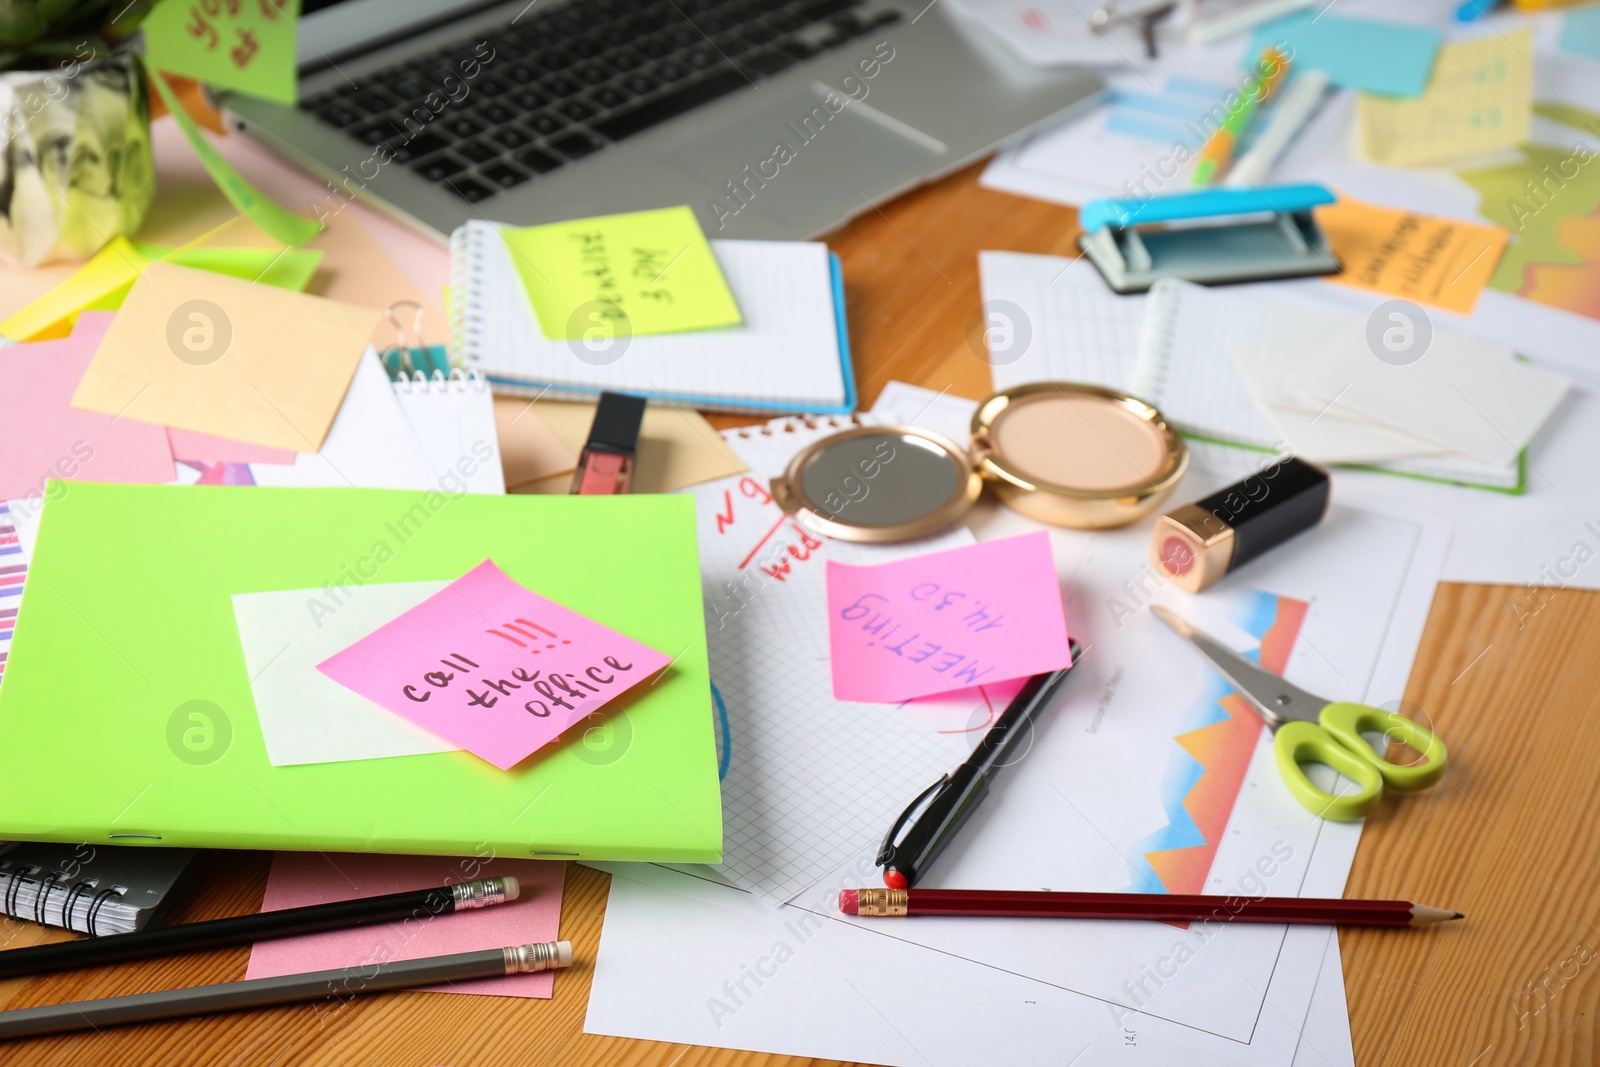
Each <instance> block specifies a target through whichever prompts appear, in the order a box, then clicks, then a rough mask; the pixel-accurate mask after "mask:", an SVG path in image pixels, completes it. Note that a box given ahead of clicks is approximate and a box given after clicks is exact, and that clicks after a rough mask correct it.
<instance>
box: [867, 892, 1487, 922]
mask: <svg viewBox="0 0 1600 1067" xmlns="http://www.w3.org/2000/svg"><path fill="white" fill-rule="evenodd" d="M839 910H840V911H842V912H844V913H845V914H846V915H871V916H901V915H965V916H971V917H978V916H995V917H1006V918H1014V919H1024V918H1032V919H1154V920H1157V921H1160V922H1185V921H1187V922H1204V921H1206V920H1213V921H1215V922H1244V923H1306V924H1313V925H1322V926H1332V925H1337V926H1432V925H1434V924H1435V923H1442V922H1448V921H1449V920H1451V919H1462V918H1465V916H1463V915H1462V914H1461V913H1460V912H1459V911H1446V910H1445V909H1443V908H1431V907H1429V906H1428V905H1426V904H1413V903H1412V902H1411V901H1409V900H1316V899H1308V898H1301V897H1247V896H1231V897H1216V896H1194V895H1184V894H1178V893H1170V894H1169V893H1026V892H1012V891H1008V890H992V889H877V888H872V889H844V890H841V891H840V892H839Z"/></svg>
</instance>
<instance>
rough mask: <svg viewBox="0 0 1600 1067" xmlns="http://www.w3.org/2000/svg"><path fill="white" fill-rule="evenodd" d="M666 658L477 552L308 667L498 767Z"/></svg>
mask: <svg viewBox="0 0 1600 1067" xmlns="http://www.w3.org/2000/svg"><path fill="white" fill-rule="evenodd" d="M670 662H672V661H671V660H670V659H669V658H668V657H667V656H664V655H662V654H661V653H660V652H657V651H656V650H655V649H653V648H650V647H649V646H647V645H642V644H640V643H639V642H637V641H635V640H633V639H632V638H629V637H626V636H624V635H622V634H619V633H617V632H616V631H615V630H611V629H608V628H607V627H604V626H601V625H600V624H599V623H597V622H595V621H594V620H593V619H590V618H587V617H585V616H583V615H580V614H578V613H577V612H576V611H573V610H571V609H570V608H566V607H563V606H561V605H560V604H557V603H556V602H555V601H553V600H548V599H546V598H545V597H542V596H540V595H539V594H538V593H535V592H532V591H531V590H528V589H524V588H523V587H522V586H520V585H518V584H517V583H516V582H513V581H512V580H511V579H510V578H508V577H506V575H505V573H504V572H502V571H501V570H500V568H499V567H497V566H495V564H494V561H493V560H485V561H484V562H482V563H480V564H478V566H476V567H474V568H473V569H472V570H470V571H468V572H467V573H466V574H465V575H463V576H462V577H461V578H458V579H457V580H456V581H454V582H451V583H450V584H449V585H447V586H446V587H445V588H443V589H441V590H440V591H439V592H437V593H435V594H434V595H433V596H431V597H429V598H428V599H427V600H424V601H423V602H422V603H421V604H418V605H417V606H416V607H414V608H412V609H411V610H410V611H408V612H406V613H405V614H404V615H401V616H400V617H399V618H397V619H395V620H394V621H392V622H389V623H386V624H384V625H383V626H381V627H379V628H378V629H376V630H374V631H373V632H372V633H370V634H368V635H367V636H366V637H363V638H362V639H361V640H359V641H357V642H356V643H355V644H353V645H351V646H350V647H349V648H347V649H345V650H344V651H343V652H338V653H335V654H334V655H332V656H329V657H328V658H327V659H325V660H323V661H322V662H321V663H319V664H317V670H319V671H321V672H322V673H323V674H326V675H327V676H328V677H329V678H332V679H333V680H334V681H336V682H338V683H339V684H340V685H342V686H344V687H345V688H347V689H352V690H354V691H355V692H357V693H360V694H361V695H362V696H364V697H366V698H367V699H368V700H371V701H373V702H374V703H377V704H381V705H383V706H384V707H386V708H388V709H389V710H390V711H393V712H395V713H397V714H399V715H403V716H405V717H406V718H408V719H410V720H411V721H412V722H414V723H417V724H418V725H419V726H422V727H423V728H425V729H427V730H431V731H433V732H434V733H436V734H438V735H439V736H440V737H442V738H444V739H445V740H447V741H451V742H454V743H455V744H457V745H460V746H461V747H462V748H464V749H466V750H467V751H468V752H472V753H475V754H477V755H479V756H482V757H483V758H484V759H486V760H488V761H489V762H490V763H492V764H494V765H495V766H496V767H499V768H500V769H501V770H508V769H509V768H511V767H513V766H515V765H516V764H517V763H520V762H521V761H522V760H524V759H526V758H527V757H528V756H529V755H531V754H532V753H534V752H536V751H538V750H539V749H541V748H543V747H544V746H545V745H548V744H549V743H550V742H551V741H554V740H555V739H556V738H557V737H558V736H560V734H561V733H562V732H563V731H565V730H566V729H567V728H568V727H569V726H571V725H572V724H574V723H576V722H578V721H579V720H580V719H584V718H587V717H588V716H589V715H590V714H591V713H592V712H594V711H596V710H597V709H599V708H600V707H602V706H604V705H605V704H606V703H607V702H608V701H610V700H613V699H614V698H616V697H617V696H620V695H621V694H623V693H625V692H627V691H628V690H629V689H631V688H633V687H634V686H636V685H638V684H639V683H640V682H642V681H644V680H645V679H647V678H649V677H650V676H651V675H653V674H655V673H656V672H657V671H659V670H661V668H663V667H665V666H666V665H667V664H668V663H670Z"/></svg>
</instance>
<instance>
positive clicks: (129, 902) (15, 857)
mask: <svg viewBox="0 0 1600 1067" xmlns="http://www.w3.org/2000/svg"><path fill="white" fill-rule="evenodd" d="M194 856H195V853H194V850H192V849H181V848H173V849H143V848H126V847H124V848H119V847H116V846H114V845H48V844H18V843H6V842H0V915H9V916H11V917H12V918H14V919H26V920H29V921H32V922H36V923H42V924H44V925H46V926H60V927H64V928H66V929H68V930H76V931H77V932H79V933H83V934H91V935H95V936H99V935H102V934H129V933H132V932H133V931H135V930H138V929H141V928H142V927H144V926H147V925H150V924H151V923H152V922H153V921H154V920H156V919H158V918H159V917H160V916H161V915H162V914H163V913H165V912H166V910H167V908H169V907H170V906H171V905H172V890H173V889H174V888H175V887H176V886H177V884H178V882H179V881H180V880H181V879H182V878H183V874H184V871H185V870H187V869H188V866H189V863H190V861H191V860H193V859H194Z"/></svg>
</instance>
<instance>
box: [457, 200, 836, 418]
mask: <svg viewBox="0 0 1600 1067" xmlns="http://www.w3.org/2000/svg"><path fill="white" fill-rule="evenodd" d="M711 248H712V250H713V251H714V252H715V253H716V257H717V262H718V263H719V264H720V265H721V267H722V271H723V274H724V275H725V276H726V277H727V280H728V288H729V289H730V290H732V292H733V296H734V299H735V300H736V301H737V302H738V305H739V311H740V313H741V314H742V315H743V316H744V322H743V324H742V325H739V326H731V327H727V328H725V329H717V330H699V331H696V332H693V333H681V334H652V335H649V336H642V337H630V338H624V339H618V340H615V341H613V342H612V343H611V345H610V346H609V347H608V348H607V349H605V350H593V351H592V350H590V349H587V348H585V346H584V343H583V342H582V341H581V340H573V341H567V340H550V339H548V338H546V337H545V336H544V335H543V334H542V333H541V332H540V330H539V323H538V321H537V319H536V318H535V317H534V313H533V304H532V302H531V301H530V300H529V298H528V293H527V290H526V289H525V288H524V286H523V284H522V279H521V278H520V276H519V275H518V274H517V270H516V266H515V264H514V263H513V262H512V260H511V253H510V252H509V251H508V250H507V249H506V244H505V241H504V240H502V239H501V237H500V232H499V229H498V227H497V226H495V225H494V224H493V223H488V222H469V223H467V224H466V225H464V226H462V227H461V228H460V229H458V230H456V232H455V233H454V234H453V235H452V236H451V238H450V262H451V286H450V351H451V353H452V354H453V355H455V356H456V357H457V358H459V359H460V360H461V361H462V362H463V364H464V365H465V366H466V367H467V368H469V369H475V370H478V371H481V372H482V373H483V374H484V375H485V376H486V377H487V378H488V379H489V381H490V383H491V384H492V385H493V386H494V390H495V391H496V392H499V393H517V394H525V395H530V396H533V395H545V394H547V393H548V394H551V395H553V396H556V397H562V396H565V397H568V398H571V397H585V396H594V395H596V394H598V393H599V392H601V391H603V390H612V391H617V392H625V393H633V394H636V395H639V396H645V397H649V398H650V399H652V400H663V401H667V402H671V403H679V404H683V405H685V406H689V407H696V408H703V409H713V410H725V411H751V412H775V413H783V412H797V413H798V412H811V413H820V414H845V413H848V412H850V411H853V410H854V409H855V402H856V392H855V379H854V376H853V374H852V372H851V368H850V343H849V336H848V332H847V330H846V328H845V317H844V286H843V282H842V280H841V277H842V276H841V273H840V270H839V265H838V262H837V259H836V258H835V257H834V256H833V255H831V254H830V253H829V251H828V247H827V245H824V244H822V243H820V242H814V241H712V242H711Z"/></svg>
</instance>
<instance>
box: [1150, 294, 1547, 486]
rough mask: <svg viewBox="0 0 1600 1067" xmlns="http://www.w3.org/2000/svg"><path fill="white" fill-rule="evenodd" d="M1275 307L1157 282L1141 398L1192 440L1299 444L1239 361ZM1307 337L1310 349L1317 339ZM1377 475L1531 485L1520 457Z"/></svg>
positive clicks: (1396, 464)
mask: <svg viewBox="0 0 1600 1067" xmlns="http://www.w3.org/2000/svg"><path fill="white" fill-rule="evenodd" d="M1268 303H1269V302H1268V301H1265V300H1262V299H1261V298H1260V296H1259V295H1245V294H1243V293H1239V292H1230V291H1228V290H1224V289H1211V288H1207V287H1205V286H1200V285H1195V284H1193V283H1191V282H1185V281H1180V280H1177V279H1168V280H1163V281H1161V282H1158V283H1156V285H1155V286H1154V287H1152V288H1151V290H1150V302H1149V305H1148V306H1147V309H1146V313H1145V322H1144V328H1143V331H1142V333H1141V335H1140V342H1139V356H1138V362H1137V368H1136V373H1135V375H1134V389H1133V391H1134V393H1135V394H1136V395H1138V396H1140V397H1141V398H1143V399H1145V400H1148V401H1149V402H1150V403H1152V404H1154V405H1155V406H1156V407H1158V408H1160V409H1161V411H1162V413H1163V414H1165V415H1166V416H1167V418H1169V419H1171V420H1172V421H1173V423H1174V424H1175V425H1177V427H1178V428H1179V429H1180V430H1181V431H1182V432H1183V433H1185V434H1186V435H1189V436H1193V437H1199V438H1201V439H1203V440H1210V441H1215V442H1218V443H1221V444H1225V445H1234V446H1238V447H1242V448H1250V449H1257V450H1261V451H1280V450H1282V449H1285V448H1288V447H1290V446H1291V443H1292V442H1291V441H1290V440H1288V439H1286V437H1287V435H1286V434H1285V433H1284V432H1283V430H1282V429H1280V428H1279V427H1278V426H1276V425H1274V423H1273V421H1272V419H1271V418H1269V416H1268V413H1267V410H1266V409H1265V408H1264V407H1263V406H1262V405H1261V404H1260V403H1258V401H1257V399H1256V396H1255V394H1254V393H1253V392H1252V390H1251V387H1250V382H1249V379H1248V378H1247V377H1246V375H1245V372H1244V371H1243V370H1242V369H1241V367H1240V366H1239V363H1238V362H1236V360H1235V356H1234V353H1235V352H1236V351H1239V352H1244V351H1253V350H1255V349H1256V348H1257V346H1259V345H1261V344H1263V340H1264V338H1263V330H1264V327H1265V322H1266V307H1267V305H1268ZM1300 336H1301V338H1302V341H1301V344H1304V338H1306V337H1308V336H1314V334H1308V333H1305V332H1302V333H1301V334H1300ZM1269 355H1270V353H1269ZM1374 362H1377V359H1376V357H1374ZM1287 428H1288V427H1287V426H1286V427H1284V429H1287ZM1307 458H1309V459H1315V458H1316V457H1315V456H1314V455H1308V456H1307ZM1330 462H1333V461H1332V460H1330ZM1371 469H1373V470H1376V471H1379V472H1383V473H1389V474H1403V475H1409V476H1412V477H1419V478H1428V479H1434V480H1440V481H1449V482H1456V483H1460V484H1463V485H1472V486H1478V487H1481V488H1493V489H1504V490H1510V491H1513V492H1521V491H1522V487H1523V486H1524V474H1523V470H1522V464H1521V461H1520V458H1519V459H1517V460H1513V461H1512V462H1510V463H1489V462H1485V461H1483V460H1480V459H1474V458H1469V457H1464V456H1462V457H1457V456H1418V457H1415V458H1407V459H1395V460H1392V461H1387V462H1383V463H1378V464H1374V465H1372V467H1371Z"/></svg>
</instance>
